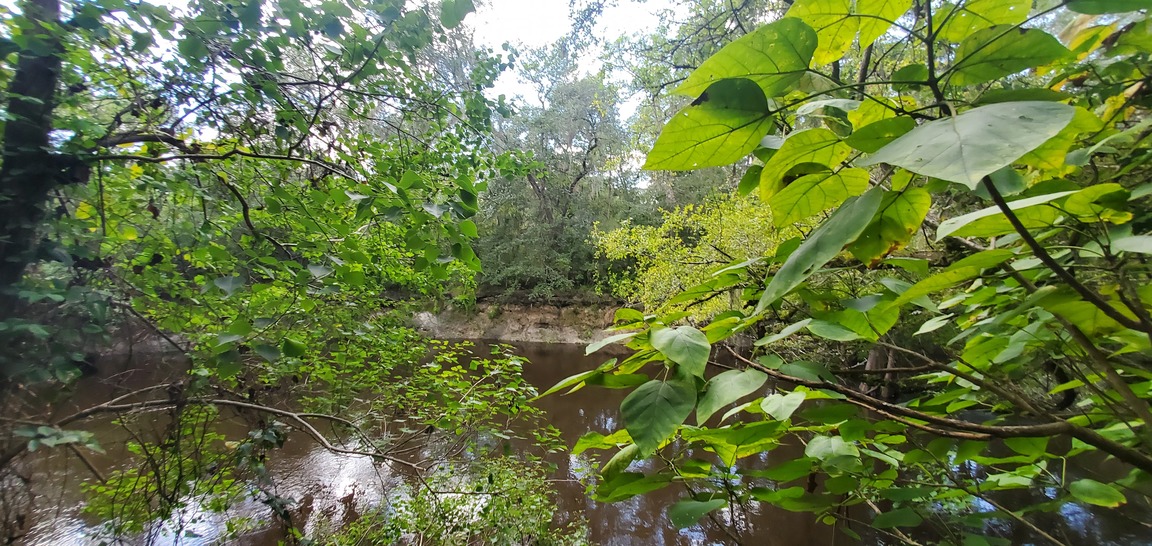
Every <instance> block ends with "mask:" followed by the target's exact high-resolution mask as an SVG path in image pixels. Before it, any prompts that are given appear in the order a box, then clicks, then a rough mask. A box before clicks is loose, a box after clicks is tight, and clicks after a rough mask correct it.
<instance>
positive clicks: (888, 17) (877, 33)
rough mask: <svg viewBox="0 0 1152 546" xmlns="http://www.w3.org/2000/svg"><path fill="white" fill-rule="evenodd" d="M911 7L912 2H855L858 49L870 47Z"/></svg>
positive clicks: (907, 0)
mask: <svg viewBox="0 0 1152 546" xmlns="http://www.w3.org/2000/svg"><path fill="white" fill-rule="evenodd" d="M911 7H912V0H856V13H857V14H858V15H859V16H860V36H859V40H858V41H859V44H860V47H861V48H865V47H868V46H869V45H872V42H875V41H876V39H877V38H879V37H881V36H883V35H884V34H885V33H887V32H888V29H889V28H891V27H892V23H893V22H894V21H896V20H897V19H899V18H900V17H901V16H902V15H904V13H905V12H907V11H908V9H909V8H911Z"/></svg>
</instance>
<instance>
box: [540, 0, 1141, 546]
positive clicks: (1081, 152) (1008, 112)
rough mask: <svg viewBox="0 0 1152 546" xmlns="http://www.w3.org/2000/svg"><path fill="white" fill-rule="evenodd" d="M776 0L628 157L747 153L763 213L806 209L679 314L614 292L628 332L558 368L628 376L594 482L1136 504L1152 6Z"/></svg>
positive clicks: (981, 512)
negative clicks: (689, 311) (645, 146)
mask: <svg viewBox="0 0 1152 546" xmlns="http://www.w3.org/2000/svg"><path fill="white" fill-rule="evenodd" d="M789 4H790V7H787V12H786V13H784V14H783V15H784V16H783V17H781V18H778V19H772V18H770V19H767V20H763V21H762V24H761V25H760V26H759V27H758V28H754V29H752V28H748V31H749V32H748V33H747V34H745V35H743V36H741V37H739V38H738V39H735V40H733V41H732V42H731V43H729V44H727V45H726V46H724V47H723V48H722V49H720V50H719V51H716V52H715V53H714V54H713V55H712V56H711V57H709V58H707V60H704V61H703V62H702V63H700V64H699V66H698V67H695V69H694V70H692V71H691V72H690V73H689V74H687V75H686V77H684V78H683V79H682V80H681V81H680V82H679V85H678V86H677V87H676V88H675V89H674V91H673V93H674V94H676V95H679V96H682V97H685V99H684V102H682V103H681V104H682V105H683V106H682V108H681V109H680V110H679V112H678V113H676V114H675V115H674V116H672V117H671V118H670V119H669V121H668V122H667V123H666V124H665V125H664V127H663V130H662V132H661V133H660V135H659V138H658V139H656V141H655V143H654V146H653V148H652V150H651V151H650V152H649V153H648V156H647V162H646V164H645V167H646V168H648V169H655V170H693V169H700V168H706V167H714V166H724V165H732V164H736V165H743V166H744V168H745V169H746V171H747V174H746V175H745V176H744V177H743V179H742V182H741V184H740V186H741V187H740V191H741V193H756V194H758V196H759V198H760V200H761V201H762V202H764V203H766V205H767V207H768V209H770V211H771V218H772V222H773V224H774V226H775V228H780V227H783V226H790V225H794V224H796V223H797V222H808V221H813V222H817V223H818V225H817V226H816V227H815V228H814V229H812V230H810V231H807V232H806V233H805V234H804V235H803V236H801V237H796V238H794V239H792V240H790V241H785V242H781V243H780V244H778V245H772V247H771V248H769V249H768V250H767V252H765V253H764V254H763V255H761V256H757V257H756V258H754V259H752V260H736V259H734V260H733V261H732V262H731V263H730V264H725V266H723V267H719V268H717V269H716V270H715V272H714V274H713V276H712V277H711V278H709V279H707V280H705V281H702V282H701V283H700V284H699V285H698V286H696V287H689V288H687V289H686V290H685V291H683V292H681V294H680V295H678V296H673V297H672V298H671V299H670V300H669V301H679V302H691V301H706V300H707V298H708V297H709V296H724V295H726V294H727V293H728V292H729V291H731V290H733V289H737V290H739V294H740V298H739V302H738V304H737V305H735V306H734V309H732V310H730V311H727V312H721V313H719V314H715V315H714V316H711V317H710V318H709V319H708V320H704V321H702V322H700V323H697V326H693V325H691V324H683V322H684V318H685V316H687V315H686V312H684V311H680V312H671V313H661V312H657V313H650V314H644V313H641V312H636V311H631V310H621V311H620V312H619V313H618V314H617V329H619V330H621V331H623V333H621V334H620V335H618V336H616V337H615V340H616V341H620V342H624V343H627V345H628V346H629V347H631V348H633V349H635V350H636V353H635V354H634V355H633V356H631V357H628V358H626V359H621V360H611V361H609V362H607V363H606V364H605V365H604V366H601V367H600V368H598V369H597V370H592V371H589V372H586V373H584V374H580V375H577V376H574V377H572V378H570V379H569V380H567V381H565V382H562V383H561V384H559V385H557V387H556V388H555V389H553V390H554V391H559V390H563V389H565V388H569V387H578V386H581V385H583V384H598V385H620V386H625V387H627V388H634V390H633V391H632V392H631V394H630V395H629V396H628V397H627V399H625V401H624V403H623V405H622V407H621V412H622V414H623V417H624V425H625V426H624V427H623V428H621V429H620V430H619V431H615V432H613V433H611V434H608V435H603V434H600V433H593V434H590V435H589V436H587V437H586V438H585V439H584V440H583V441H582V442H581V445H580V446H579V448H578V449H580V450H584V449H592V448H599V449H613V450H617V451H616V453H615V455H614V456H613V457H612V458H611V460H610V461H609V462H608V463H607V464H606V465H605V466H604V467H603V469H602V471H601V481H600V482H599V484H598V487H597V490H596V496H597V498H601V499H620V498H626V497H628V496H632V495H637V494H641V493H644V492H646V491H652V490H654V489H658V488H662V487H666V486H668V485H670V484H673V483H684V484H687V485H688V486H689V490H690V491H691V492H692V494H691V495H689V496H687V497H686V498H685V499H684V500H683V501H681V502H680V503H678V504H676V505H675V506H672V507H670V508H669V516H670V517H671V518H672V520H673V522H674V523H677V524H678V525H685V526H686V525H691V524H693V523H695V522H696V521H697V520H699V519H700V518H701V517H703V516H705V515H706V514H708V513H709V512H713V511H717V510H720V511H721V514H722V519H724V518H726V521H727V522H728V523H730V524H732V525H733V526H734V527H735V528H737V530H739V527H740V525H739V523H740V522H739V521H737V520H735V519H733V518H735V517H736V516H735V514H738V513H739V511H738V510H736V509H735V507H736V506H737V505H742V504H747V503H767V504H771V505H776V506H779V507H782V508H785V509H788V510H795V511H806V512H813V513H815V514H816V516H817V517H819V518H821V519H822V521H825V522H827V523H829V524H831V525H835V526H837V528H838V529H842V530H843V531H844V532H845V533H847V534H849V535H853V536H855V535H856V534H857V532H856V531H854V530H852V528H851V523H852V522H853V521H854V520H858V519H864V520H865V521H870V522H871V524H870V525H871V528H872V529H874V530H875V532H877V533H879V535H878V536H879V537H884V538H881V539H882V540H894V541H898V542H904V543H919V542H921V541H930V542H939V543H945V544H995V543H1007V540H1005V539H1003V538H999V537H998V536H996V535H997V533H996V532H994V530H995V529H997V527H996V526H995V525H996V524H995V522H997V521H1006V522H1008V525H1010V526H1019V527H1021V528H1022V529H1025V531H1026V533H1027V534H1030V535H1031V536H1033V537H1035V538H1034V539H1035V540H1042V541H1049V542H1052V543H1075V542H1077V540H1076V538H1075V537H1068V536H1054V534H1059V533H1056V531H1055V530H1052V529H1046V528H1043V527H1042V526H1040V525H1037V524H1036V523H1034V519H1033V515H1034V513H1036V512H1045V511H1059V510H1061V508H1062V507H1063V506H1064V505H1065V504H1067V503H1081V504H1085V505H1096V506H1101V507H1117V506H1120V505H1122V504H1125V503H1126V502H1138V503H1140V504H1146V503H1147V495H1148V494H1150V493H1152V490H1149V489H1148V487H1147V486H1148V483H1149V476H1150V475H1149V473H1150V472H1152V451H1149V443H1148V441H1147V438H1148V437H1149V432H1148V429H1147V423H1148V422H1149V418H1152V413H1150V409H1149V398H1150V397H1149V389H1148V386H1149V385H1150V384H1152V375H1150V369H1152V368H1149V365H1150V361H1149V360H1148V355H1149V354H1150V349H1152V345H1150V340H1152V319H1150V315H1152V291H1149V289H1148V285H1149V280H1150V279H1149V276H1150V274H1152V271H1150V270H1149V267H1148V259H1147V255H1148V254H1149V252H1150V247H1149V246H1148V241H1150V240H1152V237H1150V236H1149V235H1148V213H1147V211H1148V199H1149V196H1150V194H1152V192H1150V191H1149V188H1150V187H1152V186H1149V185H1148V183H1147V181H1146V176H1147V166H1146V160H1147V157H1148V154H1147V150H1148V148H1147V140H1146V139H1147V135H1148V129H1147V122H1146V121H1145V120H1146V119H1147V114H1148V110H1147V106H1148V98H1147V92H1146V86H1147V79H1146V74H1147V68H1148V58H1149V54H1150V53H1152V50H1149V49H1148V47H1147V43H1148V39H1149V36H1148V29H1149V26H1148V20H1147V19H1146V17H1145V14H1144V12H1142V11H1137V10H1142V9H1147V8H1150V7H1152V5H1149V4H1148V3H1147V2H1142V1H1131V2H1128V1H1124V2H1094V1H1072V2H1067V5H1063V4H1061V3H1058V2H1039V3H1038V5H1036V6H1034V5H1033V3H1032V2H1030V1H1023V2H1015V1H1011V2H1004V1H996V2H988V1H983V0H970V1H966V2H957V3H944V2H926V1H915V2H914V1H912V0H907V1H901V2H894V1H884V2H866V1H862V0H861V1H857V2H850V1H848V0H796V1H795V2H790V3H789ZM733 13H735V12H733ZM745 23H747V21H745ZM1060 27H1062V30H1060V31H1059V32H1058V34H1059V36H1056V35H1054V32H1055V31H1051V30H1050V29H1054V28H1060ZM700 28H711V27H700ZM749 158H751V159H749ZM770 231H772V230H771V229H770ZM921 231H923V232H924V233H925V234H926V235H927V239H926V240H922V241H917V240H915V239H916V235H917V233H919V232H921ZM772 232H774V231H772ZM910 244H912V245H913V246H914V248H913V249H912V251H908V250H905V249H906V247H908V245H910ZM930 249H935V250H934V251H933V252H925V251H927V250H930ZM661 254H662V255H661V257H660V259H663V260H667V261H670V262H674V261H675V260H676V258H675V257H674V255H675V251H672V250H667V251H664V252H662V253H661ZM924 255H928V256H929V257H928V258H925V257H923V256H924ZM765 268H767V274H765ZM657 309H659V308H657ZM758 329H763V330H767V332H768V334H767V335H764V336H763V337H760V339H759V340H758V341H756V343H755V347H754V348H752V350H751V351H750V352H749V351H741V350H735V349H732V348H730V347H726V344H725V341H726V340H732V339H734V336H737V335H738V334H740V333H741V332H748V331H757V330H758ZM812 341H815V342H817V343H816V350H814V351H811V352H810V353H809V354H808V355H807V357H806V358H803V359H796V358H795V356H794V355H795V352H794V351H791V350H790V349H789V346H790V344H793V343H797V342H804V343H810V344H811V342H812ZM820 347H823V349H820ZM595 348H596V347H591V349H595ZM845 349H847V353H848V354H849V355H854V357H852V356H850V357H849V358H847V359H844V358H840V356H842V355H843V354H844V352H845ZM712 368H729V369H728V370H727V371H723V372H722V373H719V374H713V373H711V369H712ZM614 378H615V379H614ZM625 378H627V380H625ZM862 378H863V379H862ZM769 382H771V385H772V388H771V390H770V391H769V392H770V394H766V395H763V393H764V388H765V387H764V386H765V385H766V384H769ZM636 385H639V386H636ZM897 388H899V389H900V390H901V391H902V395H898V392H897ZM693 415H694V416H695V417H694V418H693ZM787 446H795V448H794V449H795V450H799V451H800V452H802V453H801V454H799V455H798V456H795V457H790V458H787V459H785V460H779V459H776V458H773V457H771V456H769V457H767V459H766V458H765V457H763V456H758V455H763V454H765V453H772V452H774V451H777V450H782V449H783V448H786V447H787ZM1088 453H1095V454H1098V455H1101V456H1105V457H1107V458H1108V459H1112V460H1114V461H1115V462H1116V464H1115V465H1114V466H1111V467H1104V468H1107V469H1108V470H1105V469H1104V468H1101V467H1094V468H1091V469H1087V470H1086V469H1084V468H1079V467H1077V466H1076V464H1075V461H1077V460H1085V459H1084V457H1085V454H1088ZM637 459H651V460H652V461H653V463H654V464H655V465H656V467H655V468H656V470H654V471H651V472H647V473H639V472H635V471H633V470H631V468H632V467H630V463H631V462H632V461H634V460H637ZM765 460H767V461H769V462H770V464H767V465H765V462H764V461H765ZM1091 460H1096V459H1091ZM972 465H974V466H972ZM973 468H976V469H979V471H973V470H972V469H973ZM1013 490H1032V491H1043V492H1044V494H1043V495H1041V498H1042V500H1036V499H1035V498H1034V497H1023V500H1022V497H1020V496H1016V497H1013V496H1010V495H1008V492H1011V491H1013ZM1006 499H1013V501H1012V502H1011V503H1010V502H1009V501H1008V500H1006ZM1029 499H1031V500H1029ZM1013 503H1014V504H1013ZM726 507H728V508H731V509H726ZM857 529H858V528H857Z"/></svg>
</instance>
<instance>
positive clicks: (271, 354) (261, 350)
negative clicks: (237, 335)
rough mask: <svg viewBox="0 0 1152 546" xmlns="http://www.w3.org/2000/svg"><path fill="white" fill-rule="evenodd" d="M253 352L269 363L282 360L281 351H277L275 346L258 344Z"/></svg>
mask: <svg viewBox="0 0 1152 546" xmlns="http://www.w3.org/2000/svg"><path fill="white" fill-rule="evenodd" d="M252 350H253V351H256V354H258V355H260V356H262V357H264V360H267V361H268V362H276V361H277V360H280V349H277V348H276V347H275V346H273V345H267V344H264V343H257V344H254V345H252Z"/></svg>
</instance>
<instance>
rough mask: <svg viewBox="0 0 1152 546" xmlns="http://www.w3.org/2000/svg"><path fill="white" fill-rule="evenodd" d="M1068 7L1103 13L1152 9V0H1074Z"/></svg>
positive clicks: (1085, 11)
mask: <svg viewBox="0 0 1152 546" xmlns="http://www.w3.org/2000/svg"><path fill="white" fill-rule="evenodd" d="M1068 9H1070V10H1072V11H1075V12H1077V13H1086V14H1089V15H1102V14H1105V13H1126V12H1129V11H1137V10H1142V9H1152V0H1072V1H1071V2H1068Z"/></svg>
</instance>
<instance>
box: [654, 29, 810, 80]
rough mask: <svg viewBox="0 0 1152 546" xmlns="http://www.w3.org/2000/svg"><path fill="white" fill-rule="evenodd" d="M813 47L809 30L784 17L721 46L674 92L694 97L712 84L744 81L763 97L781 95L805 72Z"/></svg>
mask: <svg viewBox="0 0 1152 546" xmlns="http://www.w3.org/2000/svg"><path fill="white" fill-rule="evenodd" d="M816 44H817V38H816V31H814V30H812V27H809V26H808V25H806V24H804V22H803V21H801V20H799V19H796V18H794V17H785V18H783V19H780V20H779V21H776V22H774V23H769V24H767V25H764V26H762V27H760V28H758V29H756V30H754V31H752V32H750V33H748V34H745V35H744V36H742V37H741V38H740V39H738V40H736V41H734V42H732V43H730V44H728V45H726V46H724V47H723V48H722V49H720V51H718V52H716V54H715V55H712V56H711V57H709V58H708V60H706V61H704V62H703V63H702V64H701V65H700V67H699V68H697V69H696V70H695V71H693V72H692V74H691V75H690V76H688V79H687V80H685V81H684V83H682V84H680V87H678V88H676V90H675V91H674V92H675V93H676V94H679V95H687V96H690V97H695V96H698V95H699V94H700V93H702V92H704V90H705V89H708V87H709V86H711V85H712V84H713V83H714V82H716V81H719V80H723V79H728V78H747V79H749V80H752V81H754V82H756V84H757V85H759V86H760V89H761V90H763V92H764V95H765V96H768V97H779V96H782V95H784V94H785V93H787V92H788V90H789V89H791V88H792V86H793V85H794V84H795V83H796V82H797V81H799V80H800V78H801V77H802V76H803V75H804V73H805V71H807V70H808V63H809V62H811V60H812V54H813V52H815V51H816Z"/></svg>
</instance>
